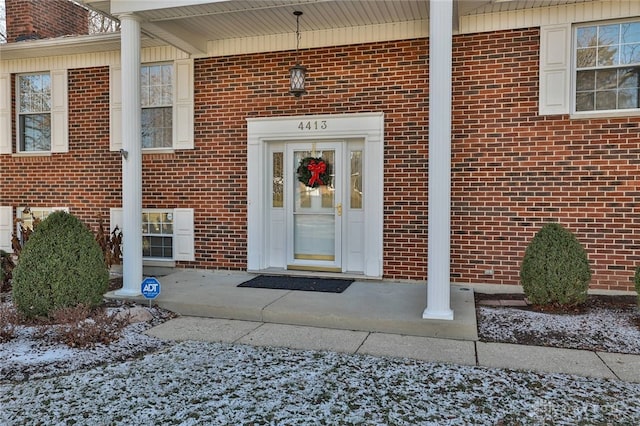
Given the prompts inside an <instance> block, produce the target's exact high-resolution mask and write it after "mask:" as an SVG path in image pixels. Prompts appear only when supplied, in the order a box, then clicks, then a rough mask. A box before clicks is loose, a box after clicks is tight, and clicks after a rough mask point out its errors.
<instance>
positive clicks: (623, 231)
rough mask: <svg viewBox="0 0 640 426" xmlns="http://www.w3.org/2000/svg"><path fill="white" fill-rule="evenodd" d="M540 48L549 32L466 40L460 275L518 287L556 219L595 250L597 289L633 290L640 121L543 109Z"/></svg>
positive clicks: (459, 76) (458, 93)
mask: <svg viewBox="0 0 640 426" xmlns="http://www.w3.org/2000/svg"><path fill="white" fill-rule="evenodd" d="M538 51H539V31H538V30H537V29H530V30H521V31H503V32H497V33H491V34H475V35H466V36H458V37H455V42H454V52H453V57H454V64H453V75H454V94H453V128H454V130H453V133H454V136H453V142H452V168H453V170H452V181H453V183H452V186H453V190H452V234H453V235H452V280H453V281H455V282H468V283H478V282H483V283H495V284H517V283H518V282H519V267H520V261H521V259H522V256H523V255H524V250H525V248H526V246H527V244H528V242H529V241H530V240H531V238H533V236H534V234H535V233H536V232H537V231H538V230H539V229H540V227H541V226H542V224H543V223H544V222H549V221H556V222H560V223H561V224H562V225H564V226H565V227H567V228H568V229H570V230H571V231H572V232H574V233H575V234H576V236H577V238H578V239H579V240H580V242H581V243H582V244H583V245H584V246H585V248H586V249H587V252H588V255H589V259H590V262H591V265H592V273H593V278H592V284H591V287H592V288H598V289H612V290H631V289H632V282H631V278H632V276H633V271H634V268H635V267H636V266H638V265H639V264H640V256H639V254H640V253H639V252H638V249H639V248H640V246H639V241H638V238H639V237H640V232H639V231H640V215H639V214H638V207H639V206H640V191H638V188H637V187H638V176H639V174H640V173H639V172H640V159H639V154H640V134H639V128H640V118H639V117H633V118H619V119H600V120H593V119H591V120H587V119H582V120H571V119H569V117H568V116H566V115H563V116H546V117H540V116H539V115H538ZM489 269H492V270H494V271H495V274H494V275H493V276H486V275H484V271H485V270H489Z"/></svg>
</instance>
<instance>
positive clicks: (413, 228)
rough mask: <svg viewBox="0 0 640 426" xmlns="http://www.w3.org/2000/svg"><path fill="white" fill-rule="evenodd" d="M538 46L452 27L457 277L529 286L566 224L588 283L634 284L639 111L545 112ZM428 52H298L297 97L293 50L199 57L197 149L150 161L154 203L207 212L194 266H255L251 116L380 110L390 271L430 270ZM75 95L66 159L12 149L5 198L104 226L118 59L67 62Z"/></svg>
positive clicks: (534, 39) (112, 174) (1, 201)
mask: <svg viewBox="0 0 640 426" xmlns="http://www.w3.org/2000/svg"><path fill="white" fill-rule="evenodd" d="M538 49H539V33H538V30H537V29H526V30H514V31H503V32H498V33H492V34H479V35H465V36H456V37H455V40H454V64H453V66H454V70H453V76H454V88H453V90H454V94H453V110H454V111H453V124H454V126H453V142H452V169H453V177H452V185H453V188H452V215H453V217H452V265H451V268H452V280H453V281H454V282H460V283H496V284H517V283H518V282H519V279H518V274H519V266H520V260H521V259H522V256H523V254H524V249H525V247H526V245H527V243H528V242H529V241H530V240H531V238H532V237H533V235H534V234H535V232H536V231H537V230H538V229H539V228H540V226H541V225H542V224H543V223H544V222H546V221H551V220H554V221H559V222H561V223H562V224H563V225H565V226H566V227H567V228H569V229H570V230H571V231H573V232H574V233H576V235H577V237H578V239H579V240H580V241H581V242H582V243H583V244H584V245H585V247H586V249H587V251H588V253H589V257H590V260H591V264H592V269H593V280H592V288H603V289H604V288H606V289H626V290H630V289H632V283H631V277H632V275H633V269H634V268H635V266H636V265H637V264H639V263H640V262H639V260H640V259H639V258H638V255H637V250H638V242H637V240H638V235H639V232H638V230H639V227H640V216H638V213H637V208H638V202H639V200H640V198H639V197H640V191H638V190H637V189H636V187H637V177H636V176H638V175H639V172H640V170H639V168H640V164H639V163H640V160H639V159H638V155H639V153H640V134H639V129H640V127H639V126H640V119H639V118H620V119H601V120H570V119H569V117H568V116H549V117H539V116H538V114H537V109H538V106H537V99H538V72H537V66H538ZM427 55H428V43H427V41H426V40H412V41H399V42H386V43H374V44H367V45H356V46H344V47H334V48H324V49H313V50H305V51H302V52H301V54H300V59H301V63H302V64H303V65H305V66H306V67H307V68H308V69H309V83H308V89H307V90H308V92H309V93H308V94H307V95H305V96H303V97H301V98H294V97H293V96H291V95H289V94H288V92H287V87H288V68H289V67H290V66H291V65H292V64H293V63H294V55H293V54H292V53H291V52H281V53H268V54H255V55H241V56H233V57H223V58H204V59H197V60H196V61H195V100H196V107H195V145H196V149H194V150H184V151H176V153H175V154H145V155H144V156H143V170H144V173H143V186H144V194H143V205H144V207H146V208H173V207H193V208H195V214H196V216H195V222H196V229H195V241H196V261H195V262H192V263H182V266H188V267H199V268H219V269H244V268H246V254H247V246H246V237H247V234H246V214H247V208H246V195H247V190H246V188H247V179H246V175H247V173H246V155H247V146H246V140H247V129H246V121H245V119H246V117H258V116H261V117H264V116H281V115H300V114H335V113H353V112H371V111H383V112H384V113H385V158H384V164H385V173H384V183H385V192H384V201H385V205H384V271H385V277H386V278H389V279H412V280H413V279H415V280H423V279H424V278H425V277H426V273H427V271H426V259H427V253H426V251H427V220H428V217H427V184H426V180H427V166H426V159H427V158H428V152H427V146H428V143H427V133H428V123H427V119H428V117H427V113H428V110H427V108H428V105H427V103H428V93H427V88H428V71H427V68H426V63H427V60H428V57H427ZM87 93H89V94H91V96H85V95H86V94H87ZM69 105H70V112H69V116H70V117H71V122H70V128H69V134H70V152H69V154H62V155H61V154H55V155H54V156H52V157H35V158H33V157H29V158H22V157H10V156H9V157H6V158H3V159H2V160H3V167H7V170H8V176H11V177H12V179H11V181H10V183H9V185H8V187H7V188H6V189H5V188H3V191H2V194H0V205H13V206H16V205H25V204H28V205H31V206H33V207H37V206H38V205H40V206H57V205H67V206H69V207H70V208H71V210H72V211H73V212H74V213H76V214H78V215H79V216H80V217H81V218H82V219H83V220H86V221H89V222H90V223H93V224H95V222H96V212H99V213H101V214H102V215H103V216H105V218H106V217H108V213H109V207H117V206H119V205H120V196H121V194H120V185H121V180H120V179H121V177H120V173H121V167H120V157H119V155H118V154H117V153H112V152H109V151H108V145H109V137H108V128H109V126H108V116H109V111H108V70H107V69H106V68H90V69H77V70H71V71H70V72H69ZM5 164H6V166H5ZM14 176H15V179H14ZM487 269H492V270H494V271H495V273H494V275H492V276H488V275H485V274H484V271H485V270H487Z"/></svg>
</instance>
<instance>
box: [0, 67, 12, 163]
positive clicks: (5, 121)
mask: <svg viewBox="0 0 640 426" xmlns="http://www.w3.org/2000/svg"><path fill="white" fill-rule="evenodd" d="M11 152H12V146H11V74H1V75H0V154H11Z"/></svg>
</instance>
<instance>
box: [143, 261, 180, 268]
mask: <svg viewBox="0 0 640 426" xmlns="http://www.w3.org/2000/svg"><path fill="white" fill-rule="evenodd" d="M142 266H159V267H165V268H173V267H175V266H176V262H175V261H174V260H158V259H149V260H147V259H142Z"/></svg>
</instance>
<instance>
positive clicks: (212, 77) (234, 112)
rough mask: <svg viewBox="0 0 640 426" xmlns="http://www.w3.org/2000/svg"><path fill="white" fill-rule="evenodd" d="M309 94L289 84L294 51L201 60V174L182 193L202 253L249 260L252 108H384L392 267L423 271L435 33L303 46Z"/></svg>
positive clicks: (393, 273) (255, 112)
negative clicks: (430, 55) (189, 203)
mask: <svg viewBox="0 0 640 426" xmlns="http://www.w3.org/2000/svg"><path fill="white" fill-rule="evenodd" d="M300 61H301V63H302V64H304V65H305V66H306V67H307V68H308V70H309V79H308V86H307V90H308V94H307V95H304V96H303V97H301V98H294V97H293V96H291V95H290V94H288V91H287V89H288V69H289V67H291V66H292V65H293V64H294V62H295V59H294V55H293V54H292V53H290V52H288V53H268V54H259V55H244V56H235V57H224V58H208V59H200V60H197V61H196V64H195V99H196V111H195V134H196V145H197V147H198V148H197V150H196V152H195V153H194V154H195V157H196V161H197V164H198V166H197V167H196V169H195V170H194V171H193V173H194V174H195V173H198V174H199V179H202V178H205V179H208V180H207V182H206V183H204V184H203V183H199V182H200V180H199V179H196V180H194V181H192V182H186V183H188V186H185V189H184V190H183V194H184V195H185V197H187V198H189V199H192V200H193V202H194V203H195V204H196V205H198V206H199V207H200V210H199V211H197V212H196V214H197V218H196V221H197V222H200V221H204V223H202V224H201V223H199V225H200V229H196V234H197V235H198V236H197V238H203V237H202V236H201V233H202V232H203V229H201V228H202V225H204V234H205V235H206V237H205V238H207V241H205V242H204V244H203V246H200V247H198V251H197V254H196V259H197V261H198V262H200V265H204V266H207V267H221V266H222V267H231V268H244V267H246V250H247V248H246V236H247V235H246V185H247V180H246V170H245V168H246V155H247V146H246V140H247V131H246V121H245V118H246V117H267V116H280V115H298V114H336V113H347V112H348V113H354V112H371V111H384V112H385V114H386V115H385V153H386V159H385V163H386V170H385V186H386V189H385V199H386V201H387V202H386V205H385V211H384V215H385V229H384V249H385V255H384V270H385V276H386V277H388V278H405V279H418V280H421V279H424V278H425V270H426V229H427V224H426V219H427V213H426V210H427V205H426V202H427V199H426V192H425V190H426V184H425V180H426V173H427V170H426V167H425V166H424V164H423V162H424V159H425V158H426V156H427V116H426V111H427V86H428V82H427V69H426V62H427V43H426V41H425V40H414V41H400V42H391V43H376V44H369V45H358V46H346V47H336V48H326V49H316V50H312V51H303V52H301V54H300Z"/></svg>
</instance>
